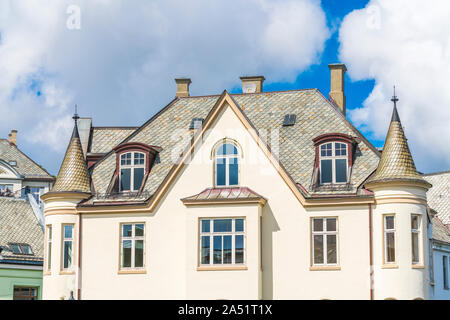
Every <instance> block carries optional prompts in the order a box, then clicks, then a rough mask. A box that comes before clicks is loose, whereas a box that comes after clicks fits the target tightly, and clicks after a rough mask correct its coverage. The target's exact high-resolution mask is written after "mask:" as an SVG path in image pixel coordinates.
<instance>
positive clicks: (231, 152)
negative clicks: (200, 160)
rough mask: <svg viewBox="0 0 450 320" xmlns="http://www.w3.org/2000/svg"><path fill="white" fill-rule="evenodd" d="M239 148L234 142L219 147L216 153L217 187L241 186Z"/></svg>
mask: <svg viewBox="0 0 450 320" xmlns="http://www.w3.org/2000/svg"><path fill="white" fill-rule="evenodd" d="M239 157H240V155H239V148H238V147H237V145H236V144H235V143H234V142H232V141H224V142H222V143H220V144H218V145H217V147H216V148H215V153H214V172H215V179H214V181H215V186H216V187H233V186H238V185H239Z"/></svg>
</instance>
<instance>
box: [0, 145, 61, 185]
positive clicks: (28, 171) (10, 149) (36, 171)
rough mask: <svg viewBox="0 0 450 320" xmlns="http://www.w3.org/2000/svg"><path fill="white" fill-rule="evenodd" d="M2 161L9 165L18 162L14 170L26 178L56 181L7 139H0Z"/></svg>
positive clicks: (0, 157)
mask: <svg viewBox="0 0 450 320" xmlns="http://www.w3.org/2000/svg"><path fill="white" fill-rule="evenodd" d="M0 159H2V160H4V161H6V162H7V163H9V162H10V161H16V163H17V165H16V166H14V169H15V170H16V171H17V172H18V173H19V174H20V175H22V176H24V178H28V179H31V178H37V179H50V180H51V179H54V178H53V177H52V176H51V175H50V174H49V173H48V172H47V171H46V170H45V169H44V168H42V167H41V166H40V165H38V164H37V163H36V162H34V161H33V160H31V159H30V158H29V157H28V156H27V155H26V154H24V153H23V152H22V151H20V149H19V148H17V146H15V145H11V144H10V143H9V141H8V140H6V139H0Z"/></svg>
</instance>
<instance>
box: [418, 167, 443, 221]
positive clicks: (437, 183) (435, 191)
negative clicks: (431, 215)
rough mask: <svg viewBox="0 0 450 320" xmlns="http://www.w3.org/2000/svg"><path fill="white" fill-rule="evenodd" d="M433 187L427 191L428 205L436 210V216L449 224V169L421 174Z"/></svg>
mask: <svg viewBox="0 0 450 320" xmlns="http://www.w3.org/2000/svg"><path fill="white" fill-rule="evenodd" d="M423 177H424V178H425V180H426V181H428V182H429V183H431V184H432V185H433V187H432V188H431V189H429V190H428V192H427V201H428V205H429V206H430V207H431V208H433V209H434V210H436V211H437V215H438V217H439V218H440V219H441V220H442V222H443V223H445V224H446V225H450V171H447V172H439V173H431V174H425V175H423Z"/></svg>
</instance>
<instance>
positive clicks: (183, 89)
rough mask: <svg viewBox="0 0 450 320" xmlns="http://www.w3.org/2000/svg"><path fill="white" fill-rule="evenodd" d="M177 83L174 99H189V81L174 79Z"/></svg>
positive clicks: (186, 79) (187, 79)
mask: <svg viewBox="0 0 450 320" xmlns="http://www.w3.org/2000/svg"><path fill="white" fill-rule="evenodd" d="M175 82H176V83H177V93H176V94H175V96H176V97H189V85H190V84H191V82H192V81H191V79H189V78H178V79H175Z"/></svg>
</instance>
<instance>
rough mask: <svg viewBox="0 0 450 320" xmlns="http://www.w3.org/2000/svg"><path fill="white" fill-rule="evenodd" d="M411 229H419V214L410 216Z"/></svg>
mask: <svg viewBox="0 0 450 320" xmlns="http://www.w3.org/2000/svg"><path fill="white" fill-rule="evenodd" d="M411 229H414V230H419V216H411Z"/></svg>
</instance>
